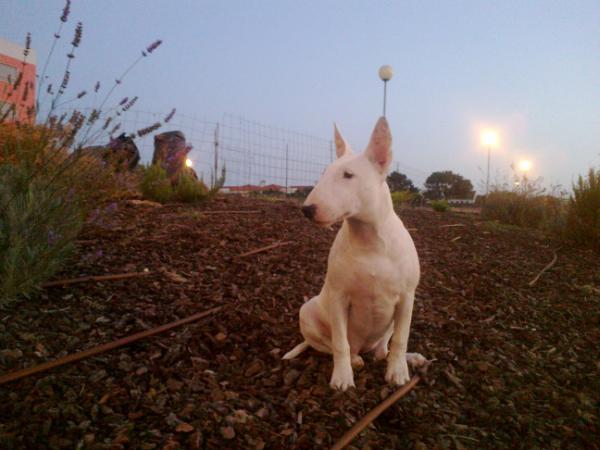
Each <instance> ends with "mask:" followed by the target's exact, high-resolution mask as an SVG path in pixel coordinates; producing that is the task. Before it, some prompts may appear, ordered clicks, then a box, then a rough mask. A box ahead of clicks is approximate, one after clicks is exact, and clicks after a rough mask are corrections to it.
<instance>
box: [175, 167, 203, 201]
mask: <svg viewBox="0 0 600 450" xmlns="http://www.w3.org/2000/svg"><path fill="white" fill-rule="evenodd" d="M173 199H174V200H176V201H178V202H183V203H196V202H200V201H203V200H206V199H208V188H207V187H206V185H205V184H204V182H202V181H199V180H197V179H196V178H195V177H194V176H193V175H192V174H191V173H190V172H187V171H184V172H182V173H181V174H180V175H179V177H177V182H176V183H175V187H174V189H173Z"/></svg>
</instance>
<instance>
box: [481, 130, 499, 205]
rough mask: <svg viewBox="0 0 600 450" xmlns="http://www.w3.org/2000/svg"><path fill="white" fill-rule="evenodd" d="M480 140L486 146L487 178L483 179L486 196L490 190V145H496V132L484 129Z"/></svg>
mask: <svg viewBox="0 0 600 450" xmlns="http://www.w3.org/2000/svg"><path fill="white" fill-rule="evenodd" d="M481 142H482V144H483V145H484V146H485V147H487V151H488V155H487V178H486V181H485V195H486V196H487V195H488V194H489V192H490V159H491V153H492V147H496V146H497V145H498V134H496V132H495V131H494V130H484V131H483V132H482V133H481Z"/></svg>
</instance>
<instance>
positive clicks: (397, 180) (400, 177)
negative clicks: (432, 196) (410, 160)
mask: <svg viewBox="0 0 600 450" xmlns="http://www.w3.org/2000/svg"><path fill="white" fill-rule="evenodd" d="M387 182H388V185H389V187H390V191H392V192H398V191H409V192H419V189H417V188H416V187H415V185H414V184H413V182H412V180H411V179H410V178H408V177H407V176H406V175H404V174H403V173H400V172H396V171H394V172H392V173H390V174H389V176H388V177H387Z"/></svg>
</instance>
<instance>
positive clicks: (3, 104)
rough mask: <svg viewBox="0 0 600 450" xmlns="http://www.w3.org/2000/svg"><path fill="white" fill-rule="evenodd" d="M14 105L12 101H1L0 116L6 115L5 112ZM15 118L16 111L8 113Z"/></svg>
mask: <svg viewBox="0 0 600 450" xmlns="http://www.w3.org/2000/svg"><path fill="white" fill-rule="evenodd" d="M12 107H13V104H12V103H8V102H1V101H0V117H4V114H5V113H7V112H8V111H10V109H11V108H12ZM11 117H13V118H14V111H13V114H10V113H9V114H8V116H7V118H11Z"/></svg>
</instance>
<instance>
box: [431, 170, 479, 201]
mask: <svg viewBox="0 0 600 450" xmlns="http://www.w3.org/2000/svg"><path fill="white" fill-rule="evenodd" d="M472 195H473V185H472V184H471V181H470V180H468V179H466V178H463V177H462V176H461V175H458V174H456V173H453V172H452V171H450V170H446V171H444V172H433V173H432V174H431V175H429V177H427V180H425V197H427V198H429V199H432V200H439V199H449V198H467V197H470V196H472Z"/></svg>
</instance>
